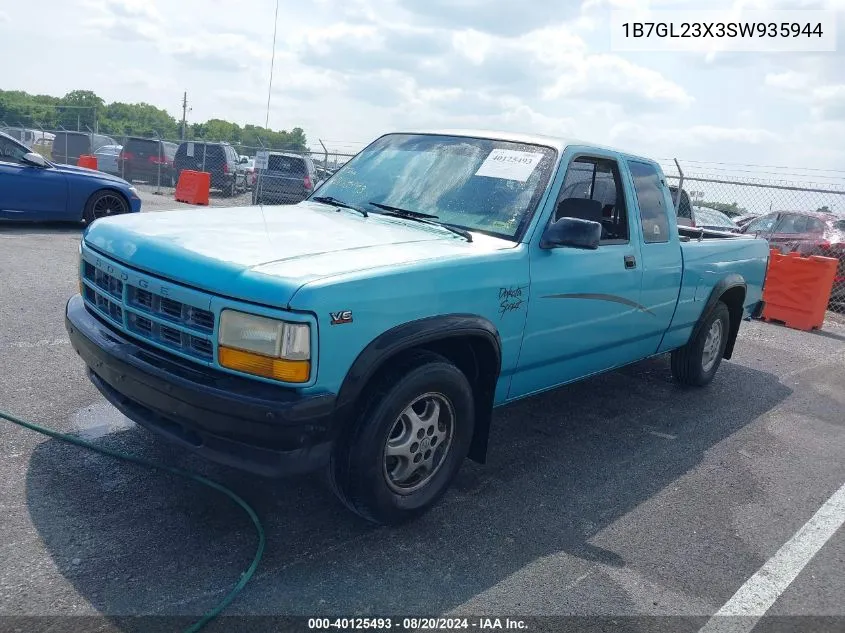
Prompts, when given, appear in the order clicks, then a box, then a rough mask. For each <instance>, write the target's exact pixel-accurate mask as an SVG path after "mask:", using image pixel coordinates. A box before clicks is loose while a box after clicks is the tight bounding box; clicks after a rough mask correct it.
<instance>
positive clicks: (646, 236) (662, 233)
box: [628, 160, 669, 244]
mask: <svg viewBox="0 0 845 633" xmlns="http://www.w3.org/2000/svg"><path fill="white" fill-rule="evenodd" d="M628 169H630V170H631V176H633V178H634V191H635V192H636V194H637V205H638V206H639V207H640V220H641V222H642V225H643V241H644V242H645V243H646V244H652V243H656V242H668V241H669V213H668V210H667V209H666V196H665V195H664V193H665V188H664V186H663V182H662V180H661V178H660V174H658V172H657V168H656V167H655V166H654V165H651V164H649V163H643V162H640V161H637V160H630V161H628Z"/></svg>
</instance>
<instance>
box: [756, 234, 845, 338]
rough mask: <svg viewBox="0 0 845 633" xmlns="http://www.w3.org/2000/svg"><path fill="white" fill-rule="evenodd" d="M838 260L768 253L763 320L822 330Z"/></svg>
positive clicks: (799, 327) (795, 327)
mask: <svg viewBox="0 0 845 633" xmlns="http://www.w3.org/2000/svg"><path fill="white" fill-rule="evenodd" d="M838 264H839V261H838V260H836V259H834V258H833V257H819V256H818V255H812V256H811V257H801V256H800V255H799V254H798V253H790V254H789V255H781V254H780V253H779V252H778V251H777V250H775V249H772V250H771V251H770V252H769V268H768V271H767V272H766V287H765V288H764V289H763V301H765V307H764V308H763V314H762V317H763V319H765V320H766V321H782V322H783V323H784V324H786V326H787V327H791V328H794V329H796V330H813V329H821V327H822V324H823V323H824V314H825V311H826V310H827V303H828V301H829V300H830V291H831V289H832V288H833V278H834V277H835V276H836V266H837V265H838Z"/></svg>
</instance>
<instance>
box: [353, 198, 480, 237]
mask: <svg viewBox="0 0 845 633" xmlns="http://www.w3.org/2000/svg"><path fill="white" fill-rule="evenodd" d="M368 204H371V205H373V206H374V207H378V208H379V209H384V210H385V211H387V213H386V214H385V215H395V216H397V217H400V218H405V219H407V220H414V221H416V222H422V223H423V224H432V225H434V226H442V227H443V228H444V229H446V230H447V231H451V232H452V233H454V234H455V235H460V236H461V237H463V238H464V239H466V241H467V242H471V241H472V233H470V232H469V231H465V230H464V229H459V228H458V227H456V226H453V225H451V224H446V223H445V222H431V221H430V220H432V219H437V218H438V217H439V216H436V215H432V214H431V213H422V212H420V211H411V210H409V209H402V208H400V207H392V206H390V205H389V204H382V203H381V202H369V203H368Z"/></svg>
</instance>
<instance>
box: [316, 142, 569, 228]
mask: <svg viewBox="0 0 845 633" xmlns="http://www.w3.org/2000/svg"><path fill="white" fill-rule="evenodd" d="M555 158H556V151H555V150H554V149H552V148H551V147H546V146H542V145H529V144H524V143H513V142H508V141H499V140H492V139H484V138H471V137H458V136H441V135H428V134H390V135H387V136H384V137H382V138H380V139H379V140H377V141H376V142H374V143H373V144H372V145H370V146H369V147H367V148H366V149H364V150H363V151H362V152H361V153H359V154H358V155H357V156H356V157H355V158H353V159H352V160H350V161H349V162H348V163H347V164H346V165H344V166H343V167H342V168H341V169H340V170H339V171H338V172H337V173H336V174H335V175H334V176H333V177H332V178H331V179H330V180H329V181H328V182H326V183H325V184H324V185H323V186H322V187H320V188H319V194H318V195H320V196H331V197H333V198H336V199H338V200H342V201H343V202H345V203H347V204H351V205H354V206H356V207H358V208H366V209H368V210H370V211H371V212H373V213H378V210H377V209H373V207H372V206H370V205H368V203H369V202H370V201H377V202H379V203H381V204H383V205H387V206H392V207H399V208H402V209H410V210H413V211H414V212H416V213H426V214H429V215H432V216H437V220H436V222H439V223H442V224H448V225H451V226H456V227H459V228H463V229H467V230H470V231H479V232H481V233H488V234H491V235H495V236H498V237H503V238H506V239H518V238H519V236H520V233H521V231H522V230H523V228H524V227H525V225H526V224H527V223H528V221H529V220H530V219H531V215H532V214H533V212H534V209H535V208H536V206H537V203H538V202H539V200H540V197H541V196H542V194H543V191H544V190H545V188H546V184H547V183H548V181H549V176H550V174H551V171H552V168H553V166H554V162H555Z"/></svg>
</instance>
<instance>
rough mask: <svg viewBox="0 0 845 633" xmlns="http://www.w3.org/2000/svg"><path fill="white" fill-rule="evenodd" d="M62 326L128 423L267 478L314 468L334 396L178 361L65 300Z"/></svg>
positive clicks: (326, 447)
mask: <svg viewBox="0 0 845 633" xmlns="http://www.w3.org/2000/svg"><path fill="white" fill-rule="evenodd" d="M65 327H66V328H67V331H68V335H69V337H70V342H71V345H73V348H74V349H75V350H76V352H77V353H78V354H79V355H80V357H82V359H83V360H84V361H85V363H86V365H87V366H88V371H89V377H90V378H91V381H92V382H93V383H94V385H95V386H96V387H97V388H98V389H99V390H100V392H101V393H102V394H103V396H104V397H105V398H106V399H107V400H108V401H109V402H111V403H112V404H113V405H114V406H115V407H116V408H117V409H118V410H120V411H121V412H122V413H123V414H124V415H126V416H127V417H128V418H130V419H131V420H133V421H134V422H137V423H138V424H140V425H141V426H143V427H145V428H148V429H150V430H152V431H154V432H156V433H158V434H160V435H162V436H163V437H165V438H167V439H168V440H170V441H172V442H175V443H178V444H180V445H182V446H184V447H186V448H189V449H190V450H192V451H194V452H196V453H197V454H199V455H202V456H204V457H207V458H208V459H211V460H213V461H216V462H220V463H223V464H226V465H229V466H233V467H235V468H239V469H242V470H246V471H249V472H253V473H256V474H259V475H264V476H268V477H278V476H283V475H289V474H296V473H304V472H309V471H313V470H317V469H319V468H320V467H322V466H323V465H325V464H326V463H327V462H328V458H329V453H330V450H331V445H332V440H333V438H334V436H335V420H336V416H335V396H334V394H325V395H318V396H303V395H302V394H299V393H297V392H295V391H293V390H291V389H289V388H285V387H276V386H274V385H270V384H267V383H263V382H260V381H255V380H250V379H249V378H241V377H238V376H233V375H229V374H226V373H224V372H220V371H216V370H214V369H211V368H208V367H203V366H201V365H196V364H194V363H189V362H188V361H183V360H182V359H179V358H178V357H175V356H172V355H170V354H166V353H165V352H161V351H159V350H156V349H154V348H152V347H150V346H147V345H144V344H143V343H141V342H138V341H135V340H133V339H130V338H129V337H126V336H124V335H123V334H121V333H118V332H117V331H115V330H114V329H112V328H111V327H110V326H108V325H106V324H105V323H103V322H102V321H100V319H99V318H97V317H96V316H95V315H93V314H92V313H91V312H89V311H88V309H87V308H86V307H85V304H84V302H83V301H82V297H80V296H79V295H76V296H74V297H72V298H71V299H70V301H68V304H67V308H66V315H65Z"/></svg>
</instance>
